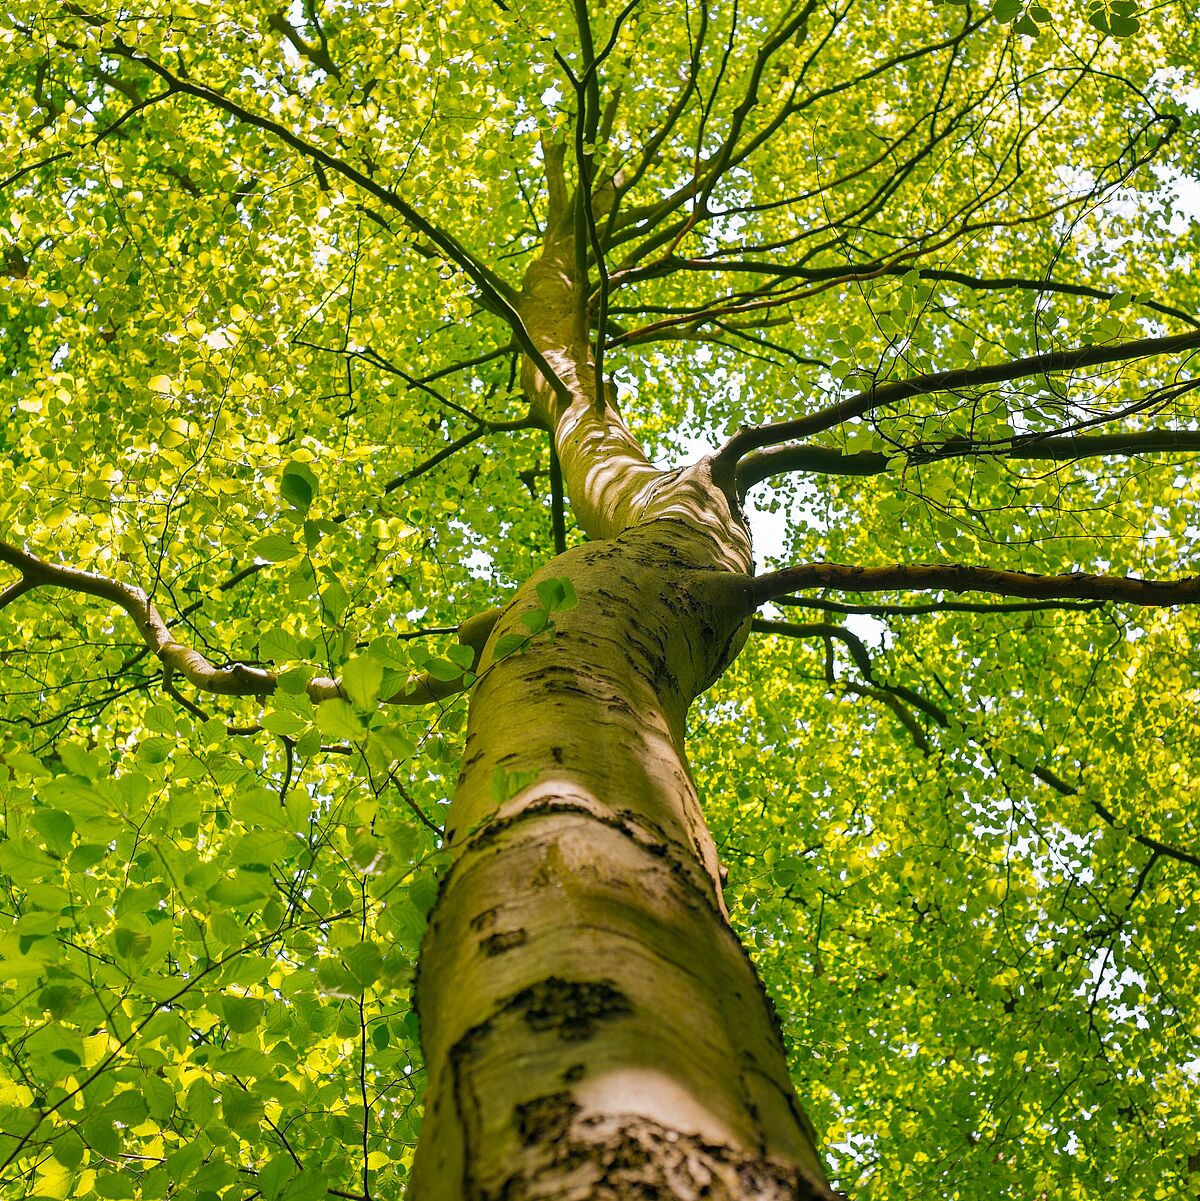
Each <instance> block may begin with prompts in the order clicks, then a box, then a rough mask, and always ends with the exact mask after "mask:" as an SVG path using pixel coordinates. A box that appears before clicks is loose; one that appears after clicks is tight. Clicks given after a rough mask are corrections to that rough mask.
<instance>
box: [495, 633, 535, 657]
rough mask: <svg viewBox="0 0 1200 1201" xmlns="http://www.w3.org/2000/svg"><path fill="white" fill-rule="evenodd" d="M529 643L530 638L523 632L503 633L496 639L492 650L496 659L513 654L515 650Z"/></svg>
mask: <svg viewBox="0 0 1200 1201" xmlns="http://www.w3.org/2000/svg"><path fill="white" fill-rule="evenodd" d="M528 644H529V638H528V637H526V636H525V635H522V634H503V635H501V637H499V638H497V639H496V645H495V648H494V650H493V652H492V654H493V656H494V657H495V658H496V659H504V658H506V657H507V656H509V655H511V654H513V653H514V652H515V651H519V650H521V649H522V648H523V647H525V646H527V645H528Z"/></svg>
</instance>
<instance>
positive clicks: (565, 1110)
mask: <svg viewBox="0 0 1200 1201" xmlns="http://www.w3.org/2000/svg"><path fill="white" fill-rule="evenodd" d="M578 1112H579V1106H578V1105H576V1104H575V1102H574V1101H573V1100H572V1098H571V1094H570V1093H567V1092H562V1093H549V1094H548V1095H547V1096H545V1097H537V1098H535V1099H534V1100H532V1101H526V1102H525V1103H524V1104H523V1105H518V1106H517V1107H516V1109H514V1110H513V1119H514V1120H515V1122H516V1126H517V1134H518V1135H520V1137H521V1142H522V1143H523V1144H524V1145H525V1146H526V1147H532V1146H533V1145H534V1144H535V1143H557V1142H560V1141H561V1140H562V1138H563V1136H564V1135H565V1134H566V1133H567V1131H568V1130H570V1128H571V1121H572V1119H573V1118H574V1117H575V1115H576V1114H577V1113H578Z"/></svg>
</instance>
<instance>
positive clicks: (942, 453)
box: [737, 430, 1200, 493]
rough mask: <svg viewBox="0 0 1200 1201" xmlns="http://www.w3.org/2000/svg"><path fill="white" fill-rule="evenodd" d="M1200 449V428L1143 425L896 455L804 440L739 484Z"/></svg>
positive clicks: (757, 456)
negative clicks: (979, 461)
mask: <svg viewBox="0 0 1200 1201" xmlns="http://www.w3.org/2000/svg"><path fill="white" fill-rule="evenodd" d="M1172 451H1178V452H1184V453H1194V452H1196V451H1200V430H1143V431H1139V432H1136V433H1133V432H1130V433H1115V434H1078V435H1074V436H1069V435H1068V436H1058V435H1048V436H1043V435H1040V434H1023V435H1020V436H1018V437H1016V438H1011V439H1006V440H1005V441H1003V442H1000V441H998V442H996V443H991V442H979V441H975V440H973V439H971V438H952V439H950V440H949V441H946V442H940V443H936V444H930V445H925V446H913V447H906V448H902V449H901V450H900V451H899V452H896V453H895V454H893V455H892V456H889V455H886V454H884V453H882V452H881V451H860V452H858V453H856V454H844V453H842V452H841V451H839V450H835V449H834V448H833V447H829V446H813V445H811V444H809V443H802V444H799V445H795V446H779V447H774V448H772V449H769V450H761V451H756V452H755V453H753V454H750V455H747V457H746V458H745V459H743V460H742V462H741V463H740V464H738V469H737V484H738V489H739V491H741V492H743V493H744V492H745V491H746V490H747V489H749V488H752V487H753V486H754V485H755V484H758V483H761V482H762V481H763V480H765V479H767V478H768V477H770V476H772V475H780V474H782V473H784V472H790V471H806V472H813V473H822V474H828V475H879V474H881V473H882V472H885V471H887V470H888V467H889V464H892V465H894V463H895V459H896V457H897V455H898V457H899V458H900V459H902V460H907V462H908V463H910V464H917V463H932V462H936V461H937V460H939V459H951V458H963V457H967V456H971V455H988V456H991V457H993V458H1003V459H1046V460H1051V461H1053V462H1072V461H1074V460H1076V459H1083V458H1088V457H1090V456H1092V455H1142V454H1158V453H1170V452H1172Z"/></svg>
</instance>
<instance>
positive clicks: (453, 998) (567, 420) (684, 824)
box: [409, 228, 832, 1201]
mask: <svg viewBox="0 0 1200 1201" xmlns="http://www.w3.org/2000/svg"><path fill="white" fill-rule="evenodd" d="M573 262H574V256H573V253H572V249H571V245H570V239H569V237H568V236H567V235H566V234H565V233H564V232H563V230H562V228H560V229H559V231H558V232H557V233H556V232H555V229H554V228H552V229H551V231H550V233H549V234H548V236H547V246H546V253H545V255H544V256H543V258H542V260H541V261H540V262H539V263H537V264H535V265H534V267H533V268H531V270H530V272H529V274H528V276H527V278H526V285H525V291H524V292H523V294H522V296H521V298H520V302H519V308H520V309H521V316H522V320H523V322H524V325H525V328H526V329H527V330H529V331H530V335H531V337H532V338H533V339H534V340H535V342H537V344H538V347H539V350H540V352H541V354H542V356H543V358H544V361H545V362H547V363H548V364H549V365H550V367H551V368H552V369H553V371H554V373H555V376H556V378H555V379H554V380H553V381H547V380H546V378H545V377H544V376H543V375H542V374H541V372H540V371H539V370H538V369H537V368H536V366H534V365H533V364H532V363H528V362H527V366H526V371H525V386H526V390H527V393H528V394H529V395H530V397H531V401H532V403H533V407H534V411H535V413H536V414H537V415H538V416H539V418H540V420H542V421H543V423H544V424H546V425H547V427H548V428H550V429H551V430H553V432H554V435H555V443H556V447H557V451H558V455H559V458H560V460H561V463H562V469H563V475H564V480H565V484H566V488H567V491H568V494H569V495H570V498H571V503H572V510H573V513H574V514H575V516H576V519H577V520H578V521H579V522H580V524H581V525H583V526H584V528H585V529H586V530H587V532H588V533H589V535H590V536H591V537H592V539H593V540H592V541H591V542H588V543H586V544H584V545H581V546H577V547H574V548H572V549H570V550H568V551H566V552H565V553H564V554H561V555H559V556H558V557H557V558H555V559H554V560H553V561H552V562H550V563H549V564H548V565H547V566H546V567H545V568H544V569H543V570H542V571H541V572H539V573H538V575H536V576H535V577H534V578H533V579H531V580H530V581H528V582H527V583H526V585H525V586H524V587H523V588H522V590H521V591H520V592H519V593H518V595H517V597H516V599H515V600H514V602H513V603H512V604H511V605H510V606H509V607H508V608H507V609H506V610H505V611H504V612H503V613H502V614H501V616H500V619H499V620H498V622H497V624H496V626H495V629H494V631H493V633H492V636H491V638H490V639H489V641H488V643H487V645H486V647H485V648H484V652H483V656H482V658H481V660H480V663H479V673H480V675H479V681H478V683H477V684H476V686H475V688H474V690H473V693H472V696H471V703H470V716H469V719H468V727H467V741H466V751H465V757H464V761H463V767H462V773H461V776H460V779H459V783H458V788H457V791H456V794H455V797H454V800H453V804H452V806H451V810H450V816H449V822H448V825H447V831H446V836H447V841H448V843H449V845H450V847H451V848H452V849H453V851H454V852H455V858H454V862H453V866H452V867H451V868H450V870H449V872H448V874H447V876H446V878H445V880H444V883H443V886H442V889H441V892H440V895H439V898H438V901H437V903H436V905H435V906H434V909H433V912H432V914H431V917H430V926H429V932H428V935H427V938H426V942H425V945H424V947H423V951H422V958H421V967H420V973H419V978H418V982H417V987H416V990H415V992H416V1001H417V1008H418V1012H419V1014H420V1018H421V1028H422V1041H423V1044H424V1049H425V1055H426V1064H427V1071H428V1076H429V1084H428V1091H427V1094H426V1110H425V1119H424V1126H423V1128H422V1133H421V1141H420V1145H419V1147H418V1152H417V1162H416V1165H415V1169H414V1175H413V1181H412V1185H411V1188H410V1191H409V1197H410V1199H411V1201H501V1199H503V1201H524V1199H526V1198H530V1199H532V1198H556V1199H561V1201H567V1199H568V1198H569V1199H572V1201H575V1199H578V1201H600V1199H612V1201H619V1199H624V1198H635V1197H636V1198H645V1197H660V1198H663V1199H664V1201H670V1199H674V1198H678V1199H680V1201H682V1199H683V1198H694V1197H700V1196H703V1197H707V1198H710V1199H711V1201H721V1199H727V1201H734V1199H735V1198H736V1199H738V1201H754V1199H759V1198H761V1199H762V1201H775V1199H780V1201H782V1199H784V1198H810V1197H830V1196H832V1194H831V1193H830V1192H829V1189H828V1185H827V1184H826V1182H825V1177H824V1174H823V1172H822V1169H821V1167H820V1163H819V1160H818V1156H817V1152H816V1150H815V1140H814V1136H813V1133H812V1130H811V1128H810V1126H809V1124H808V1122H807V1120H806V1118H805V1116H804V1114H803V1112H802V1110H801V1108H800V1106H799V1104H798V1102H797V1100H796V1098H795V1095H794V1092H793V1089H792V1085H791V1082H790V1080H789V1078H788V1074H787V1067H786V1062H785V1058H784V1054H783V1049H782V1045H781V1041H780V1037H779V1031H778V1027H777V1023H776V1019H775V1017H774V1013H773V1011H772V1009H771V1005H770V1002H769V1000H768V999H767V997H766V996H765V994H764V993H763V990H762V987H761V985H760V984H759V982H758V980H757V978H756V976H755V973H754V969H753V967H752V966H751V964H750V961H749V959H748V957H747V955H746V953H745V951H744V949H743V948H742V946H741V945H740V943H739V941H738V939H737V936H736V935H735V934H734V932H733V931H732V929H731V927H730V925H729V922H728V916H727V913H726V910H725V905H724V901H723V899H722V895H721V870H720V865H719V864H718V862H717V855H716V850H715V847H714V845H713V841H712V838H711V836H710V834H709V832H708V829H707V827H706V826H705V823H704V816H703V814H702V812H701V810H700V806H699V802H698V799H697V795H696V790H695V786H694V785H693V782H692V778H691V774H690V772H689V770H688V765H687V760H686V757H685V754H684V723H685V716H686V713H687V709H688V706H689V704H690V703H691V702H692V700H693V699H694V698H695V697H696V696H697V695H698V694H699V693H700V692H701V691H703V690H704V689H705V688H707V687H708V686H709V685H710V684H711V683H712V682H713V681H714V680H715V679H717V677H718V676H719V675H720V674H721V672H722V671H723V670H724V669H725V667H726V666H727V665H728V664H729V662H730V661H731V660H732V659H733V657H734V656H735V655H736V654H737V652H738V651H739V650H740V649H741V646H742V644H743V642H744V640H745V637H746V633H747V631H748V628H749V626H748V622H747V620H746V615H745V612H744V610H743V608H742V606H741V604H740V603H739V596H738V594H737V593H736V591H731V589H730V588H729V587H728V586H722V584H726V585H727V581H728V580H730V579H731V578H734V579H736V578H742V577H744V573H746V572H748V571H749V570H750V567H751V561H750V543H749V536H748V533H747V531H746V528H745V525H744V524H743V522H742V520H741V517H740V515H739V514H738V513H736V512H735V511H733V510H731V508H730V503H729V501H728V499H727V497H726V494H725V493H724V492H722V491H721V490H720V489H719V488H717V487H716V486H714V484H713V481H712V476H711V468H710V464H709V463H708V462H704V463H701V464H699V465H698V466H696V467H693V468H689V469H688V470H687V471H684V472H676V473H663V472H660V471H658V470H657V469H655V468H654V467H653V466H652V465H651V464H650V463H649V462H648V461H647V459H646V456H645V455H644V454H643V452H642V450H641V448H640V447H639V446H638V444H637V442H636V440H635V439H634V438H633V437H632V436H631V435H630V434H629V432H628V431H627V430H626V429H625V427H624V425H623V424H622V423H621V421H620V419H619V417H618V416H617V414H616V413H615V411H614V410H613V408H612V406H611V404H608V403H605V401H604V399H603V397H602V396H601V397H599V398H598V397H597V391H596V385H595V381H594V378H593V371H592V365H591V359H590V356H589V352H588V345H587V340H586V328H585V325H584V323H581V322H580V321H579V316H578V297H577V296H576V295H575V293H574V290H573V288H572V285H571V270H572V265H573ZM564 577H565V578H567V579H569V580H570V581H571V583H572V585H573V587H574V590H575V593H576V594H577V596H578V598H579V601H578V604H577V606H575V607H573V608H571V609H567V610H563V611H559V612H556V613H555V614H554V621H553V627H552V628H551V629H549V630H546V631H543V632H542V633H540V634H539V635H537V636H535V637H534V638H533V639H532V641H531V642H530V643H529V645H528V646H527V647H526V649H524V650H523V651H520V652H518V653H514V654H510V655H508V656H507V657H504V658H501V659H496V658H495V648H496V646H497V644H498V643H499V642H500V640H501V639H504V638H505V636H506V635H511V634H514V633H516V634H518V635H521V634H525V633H526V632H527V631H526V626H525V625H524V624H523V623H522V622H521V616H522V614H525V613H528V612H529V611H530V610H531V609H534V608H536V607H538V603H539V602H538V596H537V592H536V586H537V584H538V583H539V582H540V581H542V580H545V579H554V578H564Z"/></svg>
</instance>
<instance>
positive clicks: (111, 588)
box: [0, 542, 498, 705]
mask: <svg viewBox="0 0 1200 1201" xmlns="http://www.w3.org/2000/svg"><path fill="white" fill-rule="evenodd" d="M0 563H7V564H9V565H10V566H11V567H15V568H16V569H17V570H18V571H19V572H20V573H21V578H20V580H18V581H17V582H16V583H14V584H11V585H9V587H7V588H6V589H4V591H3V592H2V593H0V601H2V602H3V604H8V603H10V602H11V601H13V600H15V599H17V597H18V596H20V595H22V594H23V593H25V592H29V591H31V590H32V589H34V588H39V587H46V588H64V589H66V590H67V591H69V592H75V593H79V594H80V595H83V596H95V597H99V598H100V599H101V600H106V601H109V602H110V603H112V604H114V605H117V606H118V607H119V608H121V609H124V610H125V612H126V613H127V614H128V615H129V616H130V617H131V618H132V619H133V622H134V624H135V625H136V626H137V628H138V632H139V633H140V634H141V636H142V638H143V640H144V641H145V643H146V646H147V647H149V649H150V650H151V651H153V653H154V654H155V655H156V656H157V657H158V659H159V662H161V663H162V665H163V675H164V681H165V682H166V683H167V684H170V680H171V677H172V676H175V675H178V676H182V677H183V678H184V679H185V680H187V681H188V682H189V683H190V684H192V685H193V686H194V687H196V688H198V689H200V690H201V691H202V692H210V693H213V694H215V695H218V696H268V695H270V694H271V693H273V692H274V691H275V689H276V688H277V687H278V684H279V677H278V675H277V673H275V672H273V671H270V670H269V669H267V668H264V667H256V666H253V665H251V664H248V663H233V664H231V665H230V666H228V667H217V666H215V665H214V664H213V663H212V662H210V661H209V660H208V659H207V658H206V657H205V656H204V655H202V654H201V653H200V652H199V651H196V650H192V649H191V648H189V647H186V646H184V645H183V644H182V643H180V642H177V641H176V640H175V638H174V637H173V636H172V634H171V630H170V627H169V626H168V625H167V622H166V621H165V620H164V619H163V616H162V614H161V613H160V612H159V611H158V608H157V606H156V605H155V604H154V602H153V601H152V600H151V599H150V597H149V596H148V595H147V593H146V592H145V591H144V590H143V589H141V588H139V587H137V586H136V585H134V584H124V583H122V582H121V581H119V580H114V579H110V578H109V577H108V576H103V575H100V574H98V573H97V572H93V571H82V570H80V569H79V568H77V567H64V566H60V565H57V564H54V563H48V562H46V560H44V559H39V558H38V557H37V556H36V555H31V554H29V552H27V551H23V550H21V549H19V548H18V547H15V546H12V545H11V544H9V543H7V542H0ZM497 613H498V610H494V609H493V610H489V611H488V612H487V613H483V614H479V615H478V616H476V617H472V618H469V619H468V620H467V621H465V622H463V624H462V625H461V626H459V641H460V642H461V643H462V644H463V645H464V646H469V647H471V649H472V650H474V652H475V662H476V663H477V662H478V661H479V656H480V653H481V652H482V649H483V644H484V642H485V641H486V640H487V635H488V633H490V632H491V628H492V626H493V625H494V624H495V621H496V616H497ZM466 686H467V684H466V679H465V673H464V676H460V677H458V678H457V679H455V680H450V681H447V680H438V679H435V678H433V677H432V676H429V675H428V674H427V673H421V674H420V675H418V676H415V677H414V678H413V679H412V680H410V681H409V683H408V684H407V685H406V686H405V687H404V688H403V689H402V690H401V691H400V692H398V693H396V694H395V695H394V696H390V697H388V698H387V703H388V704H398V705H421V704H428V703H429V702H431V701H437V700H441V699H442V698H444V697H447V696H452V695H454V694H455V693H458V692H461V691H462V690H463V689H464V688H465V687H466ZM171 687H172V688H173V686H171ZM168 690H169V691H170V690H171V689H170V688H169V689H168ZM306 691H307V692H308V695H309V697H310V698H311V699H312V700H313V701H314V702H319V701H324V700H330V699H332V698H334V697H342V696H344V695H345V693H344V692H343V690H342V684H341V681H340V680H335V679H331V678H329V677H328V676H316V677H314V678H313V679H311V680H309V682H308V686H307V689H306Z"/></svg>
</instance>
